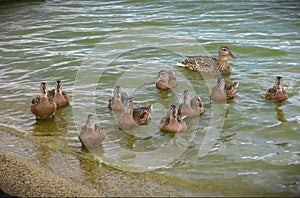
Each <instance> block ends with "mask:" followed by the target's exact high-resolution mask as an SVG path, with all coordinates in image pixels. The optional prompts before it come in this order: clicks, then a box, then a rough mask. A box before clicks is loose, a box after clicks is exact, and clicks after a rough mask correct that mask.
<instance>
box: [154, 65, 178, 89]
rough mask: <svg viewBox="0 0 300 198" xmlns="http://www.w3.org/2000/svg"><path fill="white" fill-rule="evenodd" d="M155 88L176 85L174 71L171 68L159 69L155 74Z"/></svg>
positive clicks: (166, 87) (168, 87) (170, 87)
mask: <svg viewBox="0 0 300 198" xmlns="http://www.w3.org/2000/svg"><path fill="white" fill-rule="evenodd" d="M155 85H156V88H157V89H161V90H168V89H172V88H174V87H176V86H177V80H176V76H175V72H174V71H173V70H172V69H169V70H161V71H159V72H158V74H157V78H156V81H155Z"/></svg>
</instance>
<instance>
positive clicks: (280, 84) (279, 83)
mask: <svg viewBox="0 0 300 198" xmlns="http://www.w3.org/2000/svg"><path fill="white" fill-rule="evenodd" d="M275 86H276V89H277V90H280V91H282V89H283V79H282V77H281V76H277V77H276V79H275Z"/></svg>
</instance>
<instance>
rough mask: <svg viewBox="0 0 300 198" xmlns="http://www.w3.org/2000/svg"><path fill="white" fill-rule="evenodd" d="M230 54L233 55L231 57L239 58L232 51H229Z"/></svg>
mask: <svg viewBox="0 0 300 198" xmlns="http://www.w3.org/2000/svg"><path fill="white" fill-rule="evenodd" d="M229 55H230V56H231V58H234V59H237V58H236V56H235V55H234V54H233V53H232V52H231V51H229Z"/></svg>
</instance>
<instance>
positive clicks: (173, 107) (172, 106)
mask: <svg viewBox="0 0 300 198" xmlns="http://www.w3.org/2000/svg"><path fill="white" fill-rule="evenodd" d="M171 110H172V116H173V118H176V117H177V115H176V106H175V105H171Z"/></svg>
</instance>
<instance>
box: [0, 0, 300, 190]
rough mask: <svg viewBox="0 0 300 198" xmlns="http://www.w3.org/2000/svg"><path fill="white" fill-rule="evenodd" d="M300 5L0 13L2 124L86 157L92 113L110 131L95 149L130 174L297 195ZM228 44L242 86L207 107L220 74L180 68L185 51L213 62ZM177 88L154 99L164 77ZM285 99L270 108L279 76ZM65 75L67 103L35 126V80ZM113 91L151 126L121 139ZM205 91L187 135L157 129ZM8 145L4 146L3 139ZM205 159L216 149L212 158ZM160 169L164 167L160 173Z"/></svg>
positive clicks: (78, 6)
mask: <svg viewBox="0 0 300 198" xmlns="http://www.w3.org/2000/svg"><path fill="white" fill-rule="evenodd" d="M299 11H300V4H299V2H298V1H287V2H281V1H280V2H279V1H268V2H195V1H186V2H173V1H160V2H159V3H158V2H157V3H153V2H152V1H126V0H124V1H114V2H110V1H103V2H100V1H16V2H10V3H2V4H1V6H0V16H1V17H0V31H1V35H0V49H1V54H0V56H1V59H0V69H1V72H0V93H1V95H0V101H1V103H0V108H1V115H0V125H1V127H2V128H3V127H10V128H13V129H15V130H17V131H19V133H21V134H26V135H28V136H31V137H32V138H37V139H41V144H46V145H50V146H51V147H54V148H59V149H66V150H70V151H71V152H81V144H80V142H79V140H78V138H77V135H78V132H79V130H80V127H81V126H82V125H83V124H84V122H85V120H86V116H87V114H88V113H96V114H97V122H98V123H100V124H101V125H102V126H103V127H104V128H105V130H106V134H107V138H106V140H105V142H104V143H103V148H101V149H98V150H97V149H96V150H94V151H91V152H92V153H93V154H94V155H95V157H96V158H98V159H99V160H100V161H101V162H103V163H105V164H107V165H109V166H113V167H116V168H119V169H122V170H128V171H148V170H154V173H159V177H161V179H163V180H165V181H166V182H167V183H170V184H173V185H175V186H177V187H178V188H183V189H187V190H190V191H191V192H196V193H197V192H199V193H200V192H208V193H212V194H213V193H220V194H221V195H253V194H257V195H274V196H275V195H280V196H286V195H290V196H291V195H296V194H299V189H300V185H299V178H300V175H299V170H300V169H299V162H300V156H299V150H300V143H299V131H300V130H299V129H300V115H299V109H300V108H299V107H300V101H299V94H300V92H299V85H300V80H299V79H300V78H299V77H300V76H299V73H300V67H299V55H300V36H299V27H300V18H299V17H300V16H299V13H300V12H299ZM221 45H228V46H229V47H230V49H231V51H232V52H233V53H234V54H235V55H236V56H237V57H238V59H236V60H233V59H229V61H230V62H231V65H232V71H231V73H230V74H224V75H223V76H224V77H225V78H226V81H228V82H231V81H238V82H239V83H240V87H239V91H238V93H237V97H236V98H235V100H234V101H231V102H228V103H227V104H214V103H211V102H210V101H209V90H210V89H211V87H212V86H213V84H214V83H215V80H216V76H211V75H209V76H201V75H200V74H198V73H194V72H189V71H187V70H185V69H183V68H180V67H177V66H175V64H176V62H178V61H180V60H182V59H183V56H184V55H190V54H209V55H216V54H217V50H218V48H219V47H220V46H221ZM167 68H173V70H174V71H175V73H176V75H177V79H178V82H179V85H178V87H176V89H174V90H173V91H169V92H162V91H158V90H157V89H156V88H155V86H154V83H153V82H154V80H155V77H156V74H157V72H158V71H159V70H160V69H167ZM278 75H281V76H282V77H283V79H284V82H285V87H286V90H287V93H288V94H289V99H288V100H287V101H285V102H283V103H271V102H266V101H265V100H264V93H265V91H266V90H267V89H268V88H270V87H272V86H273V83H274V79H275V77H276V76H278ZM57 79H60V80H62V82H63V88H64V90H65V91H66V92H67V93H68V94H69V96H70V97H71V101H72V102H71V106H69V107H65V108H61V109H58V111H57V113H56V117H55V119H52V120H47V121H42V122H36V121H35V118H34V116H33V115H32V114H31V113H30V111H29V104H30V101H31V99H32V98H33V97H34V96H36V95H37V94H38V89H39V84H40V82H41V81H46V82H47V83H48V85H49V87H50V88H52V87H53V86H54V83H55V81H56V80H57ZM115 85H121V86H122V87H123V88H124V90H125V91H127V92H129V93H130V94H131V95H132V97H133V98H134V100H135V103H136V104H137V105H146V104H149V103H151V104H153V106H154V110H153V115H152V120H151V122H150V124H149V125H147V126H142V127H139V128H135V129H133V130H128V131H122V130H120V129H119V128H118V126H117V124H116V121H117V119H118V117H119V116H120V115H119V114H117V113H116V114H113V113H112V112H111V111H109V110H108V109H107V100H108V99H109V98H110V97H111V95H112V89H113V87H114V86H115ZM186 88H187V89H190V91H191V92H192V93H193V94H197V95H200V96H201V98H202V100H203V103H204V106H205V109H206V111H205V113H204V115H203V116H201V117H200V118H195V119H188V120H187V124H188V127H189V129H188V131H187V132H186V133H182V134H176V135H172V134H164V133H162V132H160V131H159V130H158V128H157V125H158V122H159V120H160V118H161V117H162V116H163V115H165V114H166V112H167V108H168V106H169V105H170V104H171V103H172V104H179V103H180V102H181V101H182V99H181V97H182V91H183V89H186ZM2 141H5V140H2ZM208 151H209V152H208ZM157 168H159V169H157Z"/></svg>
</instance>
